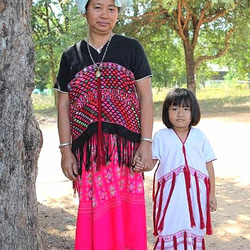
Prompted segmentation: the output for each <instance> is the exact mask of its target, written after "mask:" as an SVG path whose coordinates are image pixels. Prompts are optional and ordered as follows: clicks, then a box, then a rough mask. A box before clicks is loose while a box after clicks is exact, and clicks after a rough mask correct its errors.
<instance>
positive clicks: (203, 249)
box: [202, 238, 206, 250]
mask: <svg viewBox="0 0 250 250" xmlns="http://www.w3.org/2000/svg"><path fill="white" fill-rule="evenodd" d="M205 249H206V247H205V239H204V238H203V239H202V250H205Z"/></svg>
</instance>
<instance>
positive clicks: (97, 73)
mask: <svg viewBox="0 0 250 250" xmlns="http://www.w3.org/2000/svg"><path fill="white" fill-rule="evenodd" d="M111 38H112V35H111V36H110V38H109V40H108V43H107V46H106V49H105V51H104V54H103V56H102V60H101V62H100V63H96V62H95V61H94V59H93V56H92V54H91V52H90V48H89V43H88V42H87V48H88V52H89V57H90V59H91V60H92V62H93V64H94V65H95V67H96V68H97V70H96V72H95V76H96V77H97V78H99V77H100V76H101V74H102V73H101V67H102V63H103V60H104V58H105V56H106V53H107V50H108V47H109V44H110V42H111Z"/></svg>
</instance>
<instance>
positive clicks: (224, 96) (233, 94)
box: [32, 85, 250, 120]
mask: <svg viewBox="0 0 250 250" xmlns="http://www.w3.org/2000/svg"><path fill="white" fill-rule="evenodd" d="M168 91H169V89H166V88H162V89H160V90H159V89H156V88H154V89H153V97H154V110H155V119H156V120H159V119H161V110H162V103H163V101H164V99H165V97H166V94H167V93H168ZM196 96H197V99H198V100H199V103H200V107H201V112H202V116H218V115H227V114H229V113H245V112H250V88H249V87H248V86H247V85H231V86H219V87H214V86H210V87H209V86H208V87H206V88H201V89H198V90H197V93H196ZM32 100H33V107H34V111H35V114H36V116H37V118H38V120H40V119H48V118H55V117H56V108H55V101H54V96H53V95H38V94H33V95H32Z"/></svg>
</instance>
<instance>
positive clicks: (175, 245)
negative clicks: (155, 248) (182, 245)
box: [173, 236, 177, 250]
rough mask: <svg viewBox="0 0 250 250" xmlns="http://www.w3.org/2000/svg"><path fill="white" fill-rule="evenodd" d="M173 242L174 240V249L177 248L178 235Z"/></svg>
mask: <svg viewBox="0 0 250 250" xmlns="http://www.w3.org/2000/svg"><path fill="white" fill-rule="evenodd" d="M173 242H174V250H177V239H176V236H174V237H173Z"/></svg>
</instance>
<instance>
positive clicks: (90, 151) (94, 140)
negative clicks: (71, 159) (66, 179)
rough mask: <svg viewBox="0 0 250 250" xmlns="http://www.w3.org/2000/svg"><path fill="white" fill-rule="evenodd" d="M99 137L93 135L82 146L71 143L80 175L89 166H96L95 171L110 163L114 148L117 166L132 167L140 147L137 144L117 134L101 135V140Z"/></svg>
mask: <svg viewBox="0 0 250 250" xmlns="http://www.w3.org/2000/svg"><path fill="white" fill-rule="evenodd" d="M99 136H100V135H99ZM99 136H98V134H96V133H95V134H93V135H92V136H89V137H88V139H87V140H86V141H85V142H83V143H82V144H80V143H77V144H74V142H73V145H72V151H73V153H74V155H75V157H76V159H77V163H78V172H79V174H80V175H81V173H82V171H83V168H85V170H86V171H88V170H89V169H90V166H91V165H92V166H93V165H96V166H97V170H98V169H100V166H105V165H106V164H107V163H108V162H109V161H110V158H111V156H112V154H113V152H114V149H115V147H117V153H118V162H119V166H122V165H126V166H128V167H132V163H133V157H134V154H135V152H136V150H137V149H138V147H139V145H140V143H139V142H134V141H131V140H129V139H127V138H124V137H122V136H120V135H117V134H109V133H102V135H101V136H102V139H101V140H100V139H99V138H98V137H99ZM111 137H114V138H111Z"/></svg>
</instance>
